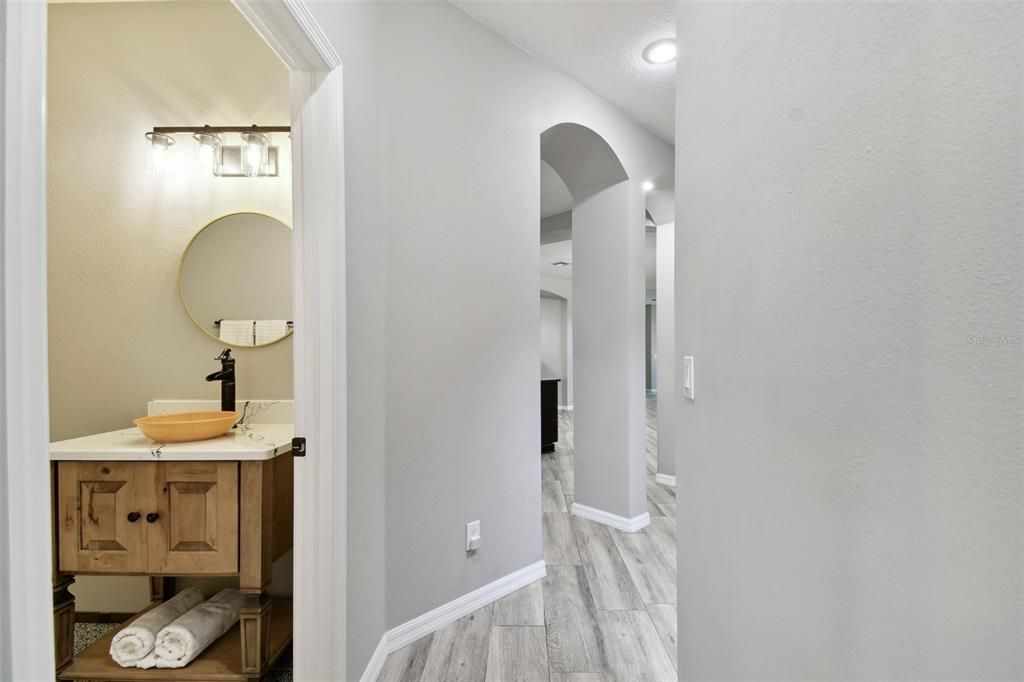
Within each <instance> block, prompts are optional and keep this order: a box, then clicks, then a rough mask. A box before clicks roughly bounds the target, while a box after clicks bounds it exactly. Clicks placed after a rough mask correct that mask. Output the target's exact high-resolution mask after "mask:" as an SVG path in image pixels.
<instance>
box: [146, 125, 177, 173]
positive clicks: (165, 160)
mask: <svg viewBox="0 0 1024 682" xmlns="http://www.w3.org/2000/svg"><path fill="white" fill-rule="evenodd" d="M146 139H147V140H149V150H148V154H147V155H146V170H147V171H149V173H150V174H152V175H169V174H172V172H173V167H174V164H173V160H172V159H171V147H173V146H174V138H173V137H172V136H170V135H166V134H164V133H157V132H150V133H146Z"/></svg>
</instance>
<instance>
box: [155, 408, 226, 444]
mask: <svg viewBox="0 0 1024 682" xmlns="http://www.w3.org/2000/svg"><path fill="white" fill-rule="evenodd" d="M241 416H242V415H241V414H239V413H238V412H179V413H177V414H158V415H154V416H152V417H139V418H138V419H136V420H135V424H136V425H137V426H138V427H139V429H140V430H141V431H142V433H143V434H144V435H145V436H146V437H147V438H149V439H150V440H154V441H158V442H161V443H189V442H191V441H196V440H208V439H210V438H216V437H217V436H223V435H224V434H225V433H227V432H228V431H230V430H231V427H232V426H234V425H235V422H237V421H238V419H239V417H241Z"/></svg>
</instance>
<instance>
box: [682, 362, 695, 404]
mask: <svg viewBox="0 0 1024 682" xmlns="http://www.w3.org/2000/svg"><path fill="white" fill-rule="evenodd" d="M683 397H684V398H689V399H690V400H693V399H694V397H693V356H692V355H687V356H686V357H684V358H683Z"/></svg>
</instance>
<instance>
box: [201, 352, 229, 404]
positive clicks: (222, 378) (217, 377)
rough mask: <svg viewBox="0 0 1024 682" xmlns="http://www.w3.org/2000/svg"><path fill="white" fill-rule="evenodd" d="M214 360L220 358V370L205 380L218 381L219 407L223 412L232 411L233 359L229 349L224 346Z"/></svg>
mask: <svg viewBox="0 0 1024 682" xmlns="http://www.w3.org/2000/svg"><path fill="white" fill-rule="evenodd" d="M214 360H220V371H219V372H214V373H213V374H211V375H209V376H208V377H206V380H207V381H219V382H220V409H221V410H222V411H224V412H234V411H235V359H234V358H233V357H231V349H230V348H225V349H224V351H223V352H222V353H221V354H220V355H218V356H217V357H216V358H214Z"/></svg>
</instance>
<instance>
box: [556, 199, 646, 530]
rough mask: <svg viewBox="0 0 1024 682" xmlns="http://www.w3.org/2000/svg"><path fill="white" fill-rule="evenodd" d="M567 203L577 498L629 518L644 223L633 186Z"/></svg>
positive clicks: (639, 387)
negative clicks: (571, 205)
mask: <svg viewBox="0 0 1024 682" xmlns="http://www.w3.org/2000/svg"><path fill="white" fill-rule="evenodd" d="M634 184H636V183H633V182H631V181H626V182H622V183H619V184H617V185H614V186H612V187H610V188H608V189H606V190H603V191H602V192H600V193H598V194H596V195H594V196H592V197H590V198H589V199H586V200H584V201H582V202H580V203H579V204H577V205H576V206H575V207H574V208H573V216H572V220H573V246H572V261H573V325H574V335H573V362H574V365H575V368H574V369H575V376H574V381H575V390H574V400H575V425H574V439H575V469H576V470H575V479H576V480H575V502H576V503H578V504H581V505H585V506H587V507H591V508H593V509H597V510H600V511H603V512H607V513H610V514H614V515H616V516H619V517H624V518H627V519H633V518H636V517H637V516H640V515H642V514H644V513H646V512H647V489H646V483H645V480H644V473H645V464H644V429H645V421H644V420H645V413H644V411H645V407H644V396H645V390H644V293H645V291H644V226H643V206H642V202H641V196H640V191H639V189H638V188H636V187H634V186H633V185H634Z"/></svg>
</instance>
